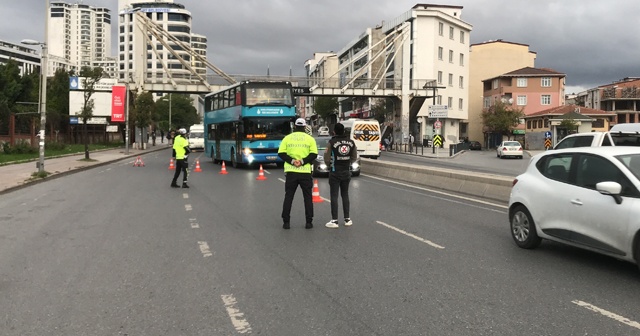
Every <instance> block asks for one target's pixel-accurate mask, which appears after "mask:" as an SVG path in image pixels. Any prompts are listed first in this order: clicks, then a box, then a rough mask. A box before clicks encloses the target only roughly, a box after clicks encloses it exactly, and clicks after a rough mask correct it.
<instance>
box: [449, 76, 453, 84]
mask: <svg viewBox="0 0 640 336" xmlns="http://www.w3.org/2000/svg"><path fill="white" fill-rule="evenodd" d="M449 86H453V74H449Z"/></svg>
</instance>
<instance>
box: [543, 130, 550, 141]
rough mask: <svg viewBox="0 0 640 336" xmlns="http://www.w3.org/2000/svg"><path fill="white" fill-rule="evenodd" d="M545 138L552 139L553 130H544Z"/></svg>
mask: <svg viewBox="0 0 640 336" xmlns="http://www.w3.org/2000/svg"><path fill="white" fill-rule="evenodd" d="M544 138H545V139H550V138H551V131H546V132H544Z"/></svg>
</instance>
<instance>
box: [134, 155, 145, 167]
mask: <svg viewBox="0 0 640 336" xmlns="http://www.w3.org/2000/svg"><path fill="white" fill-rule="evenodd" d="M133 166H134V167H144V162H143V161H142V158H141V157H139V156H138V158H137V159H136V161H135V162H134V163H133Z"/></svg>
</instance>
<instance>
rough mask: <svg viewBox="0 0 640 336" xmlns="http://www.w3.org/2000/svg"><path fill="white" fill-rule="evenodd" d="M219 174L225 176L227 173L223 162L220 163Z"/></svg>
mask: <svg viewBox="0 0 640 336" xmlns="http://www.w3.org/2000/svg"><path fill="white" fill-rule="evenodd" d="M220 174H223V175H226V174H228V173H227V166H225V165H224V161H222V170H220Z"/></svg>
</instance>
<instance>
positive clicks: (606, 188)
mask: <svg viewBox="0 0 640 336" xmlns="http://www.w3.org/2000/svg"><path fill="white" fill-rule="evenodd" d="M596 190H597V191H598V192H599V193H601V194H603V195H609V196H611V197H613V199H614V200H616V204H622V196H620V193H621V192H622V186H621V185H620V183H617V182H600V183H597V184H596Z"/></svg>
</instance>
